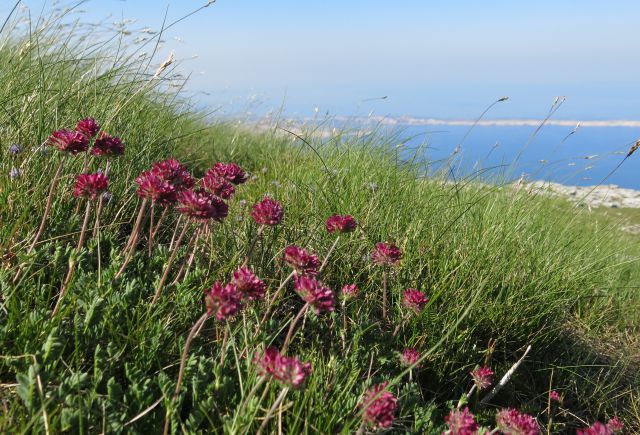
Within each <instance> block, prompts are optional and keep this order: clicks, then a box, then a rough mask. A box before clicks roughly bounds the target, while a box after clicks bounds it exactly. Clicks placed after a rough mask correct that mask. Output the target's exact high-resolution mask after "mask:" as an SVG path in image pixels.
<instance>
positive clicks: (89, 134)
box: [76, 118, 100, 139]
mask: <svg viewBox="0 0 640 435" xmlns="http://www.w3.org/2000/svg"><path fill="white" fill-rule="evenodd" d="M76 131H77V132H78V133H80V134H82V135H83V136H84V137H86V138H87V139H92V138H93V137H94V136H95V135H96V134H98V131H100V125H98V121H96V120H95V119H93V118H84V119H81V120H80V121H78V123H77V124H76Z"/></svg>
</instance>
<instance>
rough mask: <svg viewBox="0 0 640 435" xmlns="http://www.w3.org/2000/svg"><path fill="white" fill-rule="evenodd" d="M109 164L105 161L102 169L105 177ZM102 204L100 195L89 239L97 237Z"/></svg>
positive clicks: (102, 199) (107, 173)
mask: <svg viewBox="0 0 640 435" xmlns="http://www.w3.org/2000/svg"><path fill="white" fill-rule="evenodd" d="M110 163H111V162H109V161H107V165H106V167H105V168H104V174H105V175H109V169H110V168H109V164H110ZM103 204H104V198H103V196H102V195H100V198H98V207H97V208H96V222H95V224H94V225H93V234H92V235H91V237H93V238H95V237H96V236H97V235H98V228H99V227H100V213H102V207H103Z"/></svg>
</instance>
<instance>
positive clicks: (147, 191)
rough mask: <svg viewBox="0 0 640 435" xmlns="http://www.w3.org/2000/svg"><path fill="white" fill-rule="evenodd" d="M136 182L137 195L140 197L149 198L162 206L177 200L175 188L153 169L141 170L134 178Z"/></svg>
mask: <svg viewBox="0 0 640 435" xmlns="http://www.w3.org/2000/svg"><path fill="white" fill-rule="evenodd" d="M136 183H138V185H139V187H138V196H139V197H140V198H149V199H150V200H151V201H152V202H154V203H156V204H160V205H164V206H166V205H169V204H173V203H175V202H176V201H177V200H178V195H177V192H176V188H175V187H174V186H173V185H172V184H170V183H169V182H167V181H165V180H163V179H162V178H160V177H159V176H158V175H156V174H155V173H154V172H153V171H143V172H142V173H141V174H140V175H139V176H138V178H136Z"/></svg>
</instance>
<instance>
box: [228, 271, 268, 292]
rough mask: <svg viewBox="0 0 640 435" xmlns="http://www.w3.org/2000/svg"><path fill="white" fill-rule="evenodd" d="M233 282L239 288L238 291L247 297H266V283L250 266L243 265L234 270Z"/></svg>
mask: <svg viewBox="0 0 640 435" xmlns="http://www.w3.org/2000/svg"><path fill="white" fill-rule="evenodd" d="M232 282H233V284H235V286H236V287H237V288H238V291H240V293H242V294H243V295H244V297H246V298H247V299H249V300H255V299H262V298H264V291H265V288H266V285H265V284H264V282H263V281H262V280H261V279H260V278H258V277H257V276H256V274H255V273H253V271H252V270H251V269H249V268H248V267H241V268H240V269H238V270H236V271H235V272H233V280H232Z"/></svg>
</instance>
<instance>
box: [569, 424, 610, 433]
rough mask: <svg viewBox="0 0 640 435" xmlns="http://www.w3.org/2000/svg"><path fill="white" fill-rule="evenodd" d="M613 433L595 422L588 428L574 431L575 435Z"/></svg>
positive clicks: (603, 425)
mask: <svg viewBox="0 0 640 435" xmlns="http://www.w3.org/2000/svg"><path fill="white" fill-rule="evenodd" d="M614 433H615V432H613V430H611V428H610V427H609V426H607V425H605V424H602V423H600V422H599V421H596V422H595V423H593V424H592V425H591V426H590V427H585V428H582V429H576V435H613V434H614Z"/></svg>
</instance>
